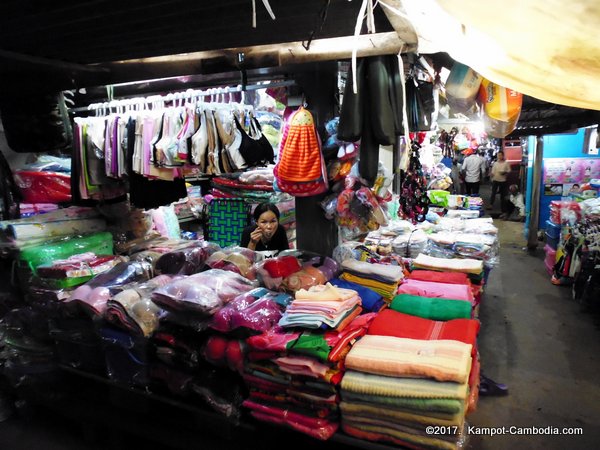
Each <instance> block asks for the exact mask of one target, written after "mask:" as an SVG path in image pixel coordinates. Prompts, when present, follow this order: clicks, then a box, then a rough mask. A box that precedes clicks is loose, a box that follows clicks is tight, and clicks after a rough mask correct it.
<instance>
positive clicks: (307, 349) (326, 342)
mask: <svg viewBox="0 0 600 450" xmlns="http://www.w3.org/2000/svg"><path fill="white" fill-rule="evenodd" d="M375 315H376V314H374V313H369V314H363V315H361V316H358V317H356V318H355V319H354V320H353V321H352V322H350V324H349V325H348V326H347V327H346V328H344V329H343V330H342V331H327V332H325V333H313V332H308V331H303V332H299V331H284V330H282V329H277V328H275V329H273V330H271V331H268V332H266V333H263V334H260V335H257V336H251V337H249V338H248V339H247V340H246V342H247V343H248V346H249V347H250V348H251V349H252V350H255V351H269V352H274V353H275V352H286V351H287V352H290V353H296V354H301V355H308V356H312V357H313V358H317V359H318V360H320V361H340V360H341V359H343V358H344V357H345V355H346V354H347V353H348V351H349V350H350V347H351V346H352V344H353V343H354V341H355V340H356V339H358V338H359V337H361V336H364V335H365V334H366V332H367V328H368V326H369V324H370V323H371V321H372V320H373V319H374V318H375Z"/></svg>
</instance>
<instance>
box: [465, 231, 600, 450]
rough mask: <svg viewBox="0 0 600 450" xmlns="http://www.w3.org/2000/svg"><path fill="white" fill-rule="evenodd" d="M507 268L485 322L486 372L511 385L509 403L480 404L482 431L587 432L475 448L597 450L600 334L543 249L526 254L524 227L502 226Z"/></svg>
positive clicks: (476, 441)
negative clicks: (552, 276)
mask: <svg viewBox="0 0 600 450" xmlns="http://www.w3.org/2000/svg"><path fill="white" fill-rule="evenodd" d="M494 223H495V225H496V226H497V227H498V228H499V233H500V242H501V246H502V248H501V252H500V254H501V263H500V265H499V267H497V268H496V269H495V270H493V271H492V273H491V276H490V280H489V285H488V289H487V290H486V293H485V296H484V300H483V304H482V309H481V313H480V319H481V322H482V327H481V333H480V337H479V343H480V353H481V359H482V370H483V371H484V373H485V374H486V375H487V376H489V377H490V378H492V379H494V380H496V381H499V382H502V383H506V384H508V386H509V391H510V394H509V395H508V396H506V397H480V400H479V406H478V410H477V411H476V412H475V413H474V414H473V415H472V416H470V417H468V418H467V420H468V421H469V423H470V424H471V425H475V426H477V427H501V426H506V427H510V426H513V425H514V426H517V427H532V426H536V427H547V426H556V427H559V428H562V427H582V428H583V433H584V435H583V436H556V435H549V436H548V435H538V436H494V437H490V436H473V435H471V440H470V445H469V448H473V449H494V450H495V449H508V448H511V449H514V448H525V447H526V448H528V449H564V448H573V449H589V448H597V446H598V441H599V440H600V407H599V406H598V405H600V383H599V382H598V381H599V377H600V327H599V326H598V319H597V317H595V316H594V315H592V314H589V313H583V312H581V311H580V308H579V305H578V304H576V303H575V302H574V301H573V300H572V299H571V298H570V289H569V288H565V287H556V286H553V285H552V284H551V283H550V281H549V277H548V275H547V273H546V271H545V269H544V265H543V261H542V249H541V247H542V245H543V244H542V245H541V246H540V248H539V249H538V252H537V253H536V255H529V254H528V253H527V252H526V251H524V250H523V246H524V244H525V240H524V238H523V236H522V228H523V224H521V223H514V222H505V221H502V220H496V221H495V222H494Z"/></svg>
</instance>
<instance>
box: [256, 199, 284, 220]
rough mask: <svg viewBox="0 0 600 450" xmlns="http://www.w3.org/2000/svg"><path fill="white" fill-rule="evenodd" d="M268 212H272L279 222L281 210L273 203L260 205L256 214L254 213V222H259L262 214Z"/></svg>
mask: <svg viewBox="0 0 600 450" xmlns="http://www.w3.org/2000/svg"><path fill="white" fill-rule="evenodd" d="M267 211H271V212H272V213H273V214H275V217H277V220H279V209H278V208H277V206H275V205H274V204H273V203H259V204H258V205H257V206H256V208H255V209H254V213H252V217H254V221H255V222H258V218H259V217H260V216H261V215H262V213H266V212H267Z"/></svg>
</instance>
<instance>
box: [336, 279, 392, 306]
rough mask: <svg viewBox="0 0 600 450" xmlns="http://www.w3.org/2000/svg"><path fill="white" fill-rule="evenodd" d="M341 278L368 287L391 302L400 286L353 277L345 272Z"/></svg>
mask: <svg viewBox="0 0 600 450" xmlns="http://www.w3.org/2000/svg"><path fill="white" fill-rule="evenodd" d="M340 278H341V279H342V280H346V281H350V282H352V283H356V284H360V285H361V286H364V287H367V288H369V289H372V290H374V291H375V292H377V293H378V294H379V295H381V296H382V297H383V298H384V299H385V300H387V301H388V302H390V301H391V300H392V298H394V296H395V295H396V291H397V290H398V284H397V283H395V284H388V283H383V282H381V281H376V280H371V279H370V278H362V277H359V276H357V275H353V274H351V273H348V272H344V273H343V274H342V275H341V276H340Z"/></svg>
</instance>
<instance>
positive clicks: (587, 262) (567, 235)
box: [546, 198, 600, 301]
mask: <svg viewBox="0 0 600 450" xmlns="http://www.w3.org/2000/svg"><path fill="white" fill-rule="evenodd" d="M553 203H554V204H553V205H551V220H549V221H548V222H547V227H546V241H547V244H546V267H547V268H548V267H549V266H550V264H551V263H552V256H553V255H554V259H555V260H556V264H554V265H553V266H552V283H553V284H556V285H570V284H573V282H575V283H574V287H573V294H574V297H575V298H577V299H580V300H585V301H587V299H588V298H594V296H595V293H596V290H597V289H596V285H597V284H598V283H597V281H596V280H597V278H598V275H597V269H596V266H597V260H598V259H599V258H598V246H599V244H598V241H599V239H598V235H599V234H600V233H599V232H600V200H599V199H598V198H591V199H588V200H584V201H582V202H580V203H579V204H578V205H577V206H575V205H572V203H571V202H561V203H556V202H553ZM562 203H564V205H563V204H562ZM552 209H558V210H559V211H560V213H559V214H557V213H553V212H552ZM556 219H559V220H560V226H559V225H558V224H554V222H553V220H556ZM552 236H557V237H556V238H552ZM555 243H558V244H557V246H556V248H554V244H555ZM552 250H554V252H552Z"/></svg>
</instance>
